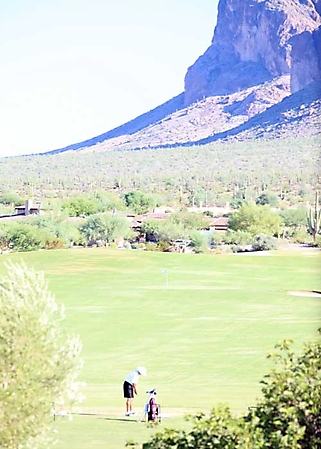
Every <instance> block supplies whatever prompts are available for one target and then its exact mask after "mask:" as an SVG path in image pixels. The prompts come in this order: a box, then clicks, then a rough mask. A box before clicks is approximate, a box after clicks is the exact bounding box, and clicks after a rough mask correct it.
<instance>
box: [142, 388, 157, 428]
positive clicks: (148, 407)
mask: <svg viewBox="0 0 321 449" xmlns="http://www.w3.org/2000/svg"><path fill="white" fill-rule="evenodd" d="M146 393H148V394H149V397H148V401H147V402H146V404H145V409H144V415H145V421H151V422H156V421H159V422H160V421H161V416H160V405H158V404H157V402H156V394H157V392H156V390H155V388H153V389H152V390H149V391H146Z"/></svg>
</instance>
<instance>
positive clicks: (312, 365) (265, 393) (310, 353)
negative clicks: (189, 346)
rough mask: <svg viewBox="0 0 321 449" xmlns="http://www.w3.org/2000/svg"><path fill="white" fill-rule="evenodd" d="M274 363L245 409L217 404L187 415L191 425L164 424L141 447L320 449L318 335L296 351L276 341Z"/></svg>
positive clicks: (320, 358)
mask: <svg viewBox="0 0 321 449" xmlns="http://www.w3.org/2000/svg"><path fill="white" fill-rule="evenodd" d="M275 349H276V351H274V352H272V353H271V354H270V355H269V357H271V358H272V359H273V360H274V362H275V368H273V369H272V370H271V372H270V373H269V374H268V375H266V376H265V377H264V380H263V381H262V384H263V387H262V399H260V400H259V402H258V403H257V404H256V406H255V407H251V409H250V411H249V412H248V414H247V415H245V416H241V417H233V416H232V414H231V412H230V410H229V408H228V407H225V406H218V407H217V408H214V409H213V410H212V411H211V413H210V415H209V416H208V417H207V416H205V414H199V415H196V416H195V417H189V418H188V419H190V420H192V423H193V426H192V429H191V430H190V431H185V430H174V429H165V430H164V431H162V432H158V433H157V434H156V435H154V436H153V437H152V438H151V440H150V441H149V442H147V443H145V444H143V449H168V448H170V447H171V448H175V449H184V448H189V449H253V448H255V449H260V448H261V449H267V448H273V449H319V448H320V447H321V414H320V404H321V340H320V339H318V340H317V341H315V342H310V343H309V344H306V345H305V347H304V348H303V354H301V355H298V356H297V355H295V353H294V352H293V351H292V350H291V349H290V342H288V341H284V342H283V343H281V344H278V345H276V347H275Z"/></svg>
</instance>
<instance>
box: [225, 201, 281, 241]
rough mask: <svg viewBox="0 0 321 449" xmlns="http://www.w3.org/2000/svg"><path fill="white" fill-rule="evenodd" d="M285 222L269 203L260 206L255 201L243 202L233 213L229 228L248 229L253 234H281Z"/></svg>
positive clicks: (235, 229)
mask: <svg viewBox="0 0 321 449" xmlns="http://www.w3.org/2000/svg"><path fill="white" fill-rule="evenodd" d="M282 226H283V222H282V219H281V217H280V216H279V214H277V213H275V212H272V211H271V209H270V207H269V206H268V205H265V206H258V205H256V204H254V203H253V202H251V203H249V204H242V205H241V206H240V208H239V209H238V210H237V211H234V212H232V213H231V216H230V219H229V223H228V228H229V229H231V230H233V231H246V232H249V233H250V234H252V235H257V234H266V235H279V234H280V232H281V229H282Z"/></svg>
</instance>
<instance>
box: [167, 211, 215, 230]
mask: <svg viewBox="0 0 321 449" xmlns="http://www.w3.org/2000/svg"><path fill="white" fill-rule="evenodd" d="M170 220H171V221H172V222H173V223H175V224H177V225H180V226H182V227H183V228H184V229H186V230H194V229H197V230H200V229H205V228H207V227H208V220H207V219H206V217H205V216H204V215H203V214H197V213H193V212H189V211H187V210H181V211H178V212H175V213H173V214H172V215H171V217H170Z"/></svg>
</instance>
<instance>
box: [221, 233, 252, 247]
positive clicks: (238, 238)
mask: <svg viewBox="0 0 321 449" xmlns="http://www.w3.org/2000/svg"><path fill="white" fill-rule="evenodd" d="M223 241H224V242H225V243H227V244H229V245H250V244H251V243H252V242H253V235H252V234H251V233H250V232H247V231H241V230H238V231H232V230H229V231H228V232H227V233H226V234H225V235H224V236H223Z"/></svg>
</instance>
